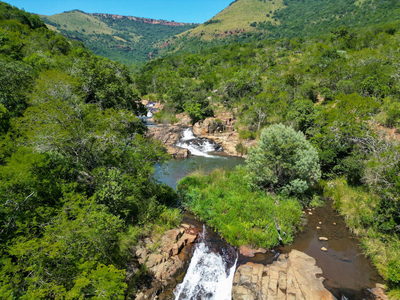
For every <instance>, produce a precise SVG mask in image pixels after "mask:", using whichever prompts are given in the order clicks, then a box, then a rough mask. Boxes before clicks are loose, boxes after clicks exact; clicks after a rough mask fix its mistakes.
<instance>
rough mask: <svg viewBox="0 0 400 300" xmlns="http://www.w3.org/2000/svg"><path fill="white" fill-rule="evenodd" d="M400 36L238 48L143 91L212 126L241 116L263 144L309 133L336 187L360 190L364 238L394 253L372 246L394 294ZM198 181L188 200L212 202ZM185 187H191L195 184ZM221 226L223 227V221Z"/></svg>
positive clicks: (242, 128) (150, 80) (345, 36)
mask: <svg viewBox="0 0 400 300" xmlns="http://www.w3.org/2000/svg"><path fill="white" fill-rule="evenodd" d="M399 29H400V22H398V21H396V22H392V23H390V24H378V25H373V26H370V27H367V28H364V29H363V30H352V29H349V28H346V27H340V28H337V29H335V30H332V31H331V32H330V33H329V34H326V35H321V36H318V37H310V38H302V39H300V38H293V39H280V40H278V41H256V42H252V43H249V44H231V45H227V46H223V47H219V48H214V49H211V50H206V51H203V52H202V53H200V54H183V55H180V56H171V57H166V58H162V59H157V60H154V61H152V62H149V63H148V64H147V65H146V66H145V67H144V68H143V70H142V72H141V73H140V74H138V75H137V77H136V78H135V84H136V86H137V88H138V89H139V91H140V92H141V93H142V94H156V95H157V97H158V99H162V101H164V102H165V111H166V113H169V114H170V115H173V114H175V113H179V112H181V111H186V112H187V113H189V114H190V112H191V111H192V110H195V111H197V113H196V115H195V117H196V119H204V118H206V117H207V116H210V115H213V114H217V113H219V112H221V111H222V112H223V111H230V112H233V113H234V115H235V117H236V119H237V123H236V128H237V129H238V131H239V136H240V137H241V138H242V139H244V138H258V137H259V136H260V132H261V130H262V128H265V127H270V126H271V125H273V124H277V123H283V124H284V125H286V126H290V127H292V128H294V129H295V130H296V131H301V132H303V133H304V135H305V136H306V137H307V139H308V141H309V142H310V143H311V144H312V145H313V146H314V147H315V149H317V151H318V156H319V164H320V166H321V170H322V178H323V179H324V180H325V181H326V182H328V184H327V186H328V187H331V186H332V184H334V182H333V183H332V182H331V181H332V180H337V178H345V181H346V186H347V185H348V186H349V187H350V188H351V189H353V188H354V191H355V194H353V195H355V197H353V198H351V200H350V202H349V203H350V204H349V205H350V206H351V205H353V206H355V207H359V208H360V209H359V211H357V213H358V214H357V215H356V216H355V217H356V221H354V222H355V223H354V224H356V225H354V227H357V230H355V232H357V233H359V234H360V235H362V236H365V235H366V234H367V233H365V232H367V231H368V232H369V233H368V234H373V235H374V238H375V239H378V240H380V243H381V244H380V245H382V247H383V246H384V247H387V248H388V249H390V250H389V251H392V252H393V253H392V254H391V255H390V256H387V257H386V256H380V255H377V253H378V252H379V250H378V249H375V250H374V248H373V243H365V246H366V249H367V250H366V251H367V252H368V253H370V254H371V256H373V258H374V260H375V262H376V264H377V265H378V266H379V270H380V272H381V273H382V274H383V276H384V277H385V278H386V279H387V280H388V282H389V285H390V287H391V288H392V289H393V292H392V293H393V294H395V293H396V292H395V291H396V288H397V289H398V287H399V280H398V278H399V274H400V273H399V266H398V261H399V260H398V256H399V253H400V252H399V247H398V246H397V245H398V243H399V237H400V230H399V228H400V200H399V183H398V178H399V172H400V171H399V165H400V164H399V161H400V160H399V154H398V153H399V143H398V137H397V134H395V135H394V133H395V130H396V128H398V126H399V125H400V104H399V103H400V102H399V101H400V100H399V99H400V81H399V77H398V72H399V66H400V55H399V53H398V45H399V43H400V33H399ZM177 76H178V77H177ZM194 121H195V120H194ZM240 146H241V147H242V148H243V144H241V143H240V142H239V143H238V148H240ZM242 150H243V151H244V152H245V150H246V149H242ZM210 176H213V175H210ZM229 176H234V175H229ZM196 180H198V179H193V185H191V187H188V188H185V190H187V191H188V194H189V196H188V197H189V198H188V199H192V198H193V199H195V198H196V197H203V196H201V195H202V193H201V191H200V192H199V193H198V195H197V194H194V195H193V197H192V196H191V192H190V191H191V189H193V191H196V190H197V181H196ZM204 180H205V181H206V180H207V179H204ZM184 182H185V184H187V185H189V182H190V180H189V179H187V180H186V181H184ZM201 184H202V183H201V181H200V183H199V185H200V186H201ZM216 184H217V183H216ZM322 186H325V185H322ZM339 190H340V188H339ZM275 192H276V191H275ZM278 192H279V191H278ZM204 193H205V192H204ZM207 193H208V192H207ZM209 193H210V194H212V193H214V192H209ZM215 193H216V195H218V189H217V188H216V189H215ZM314 193H315V192H314ZM357 193H359V194H357ZM363 193H366V195H368V197H364V196H363V195H364V194H363ZM190 197H192V198H190ZM313 197H314V196H313V191H312V190H311V191H310V190H308V191H307V192H306V193H305V194H303V195H302V196H301V197H300V200H301V202H302V203H303V204H305V205H307V204H308V203H310V201H311V200H312V199H313ZM223 198H224V199H225V196H224V195H223ZM335 198H336V199H339V198H340V197H335ZM370 199H375V200H374V201H375V202H373V203H372V202H371V201H372V200H370ZM191 201H192V200H189V201H188V202H187V203H189V207H192V206H191V205H190V203H191ZM193 203H194V205H193V209H196V213H197V212H198V211H199V210H198V205H197V202H196V200H193ZM337 205H338V207H339V210H340V211H341V212H342V213H343V215H344V216H345V217H346V218H347V219H348V220H349V222H351V221H350V220H351V214H352V212H351V210H350V209H347V206H345V205H344V204H342V202H340V201H339V200H338V201H337ZM342 205H343V206H342ZM371 205H372V206H371ZM341 207H343V208H341ZM371 207H372V209H369V208H371ZM364 208H365V210H364ZM191 209H192V208H191ZM371 211H372V212H371ZM222 212H223V210H222ZM198 214H199V215H200V216H201V217H202V218H204V219H206V220H207V221H209V220H211V219H209V217H208V216H203V213H200V212H198ZM204 214H207V213H204ZM219 217H220V218H222V219H223V218H224V217H223V214H222V213H221V214H220V216H219ZM213 219H218V217H217V216H213ZM209 222H210V221H209ZM215 224H217V223H215ZM219 226H221V225H219ZM352 226H353V225H352ZM221 228H222V227H221ZM255 228H256V227H255Z"/></svg>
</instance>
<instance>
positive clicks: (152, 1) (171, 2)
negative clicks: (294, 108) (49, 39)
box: [2, 0, 233, 23]
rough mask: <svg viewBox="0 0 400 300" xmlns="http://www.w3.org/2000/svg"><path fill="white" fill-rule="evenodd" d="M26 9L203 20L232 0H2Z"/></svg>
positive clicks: (40, 12) (201, 21)
mask: <svg viewBox="0 0 400 300" xmlns="http://www.w3.org/2000/svg"><path fill="white" fill-rule="evenodd" d="M2 1H4V2H7V3H9V4H11V5H14V6H16V7H18V8H23V9H25V11H27V12H31V13H37V14H43V15H53V14H57V13H62V12H63V11H68V10H72V9H80V10H82V11H84V12H87V13H110V14H119V15H126V16H128V15H129V16H135V17H144V18H153V19H163V20H168V21H171V20H174V21H178V22H188V23H191V22H194V23H203V22H205V21H207V20H209V19H211V18H212V17H213V16H215V15H216V14H217V13H219V12H220V11H221V10H223V9H224V8H225V7H227V6H228V5H229V3H231V2H232V1H233V0H2Z"/></svg>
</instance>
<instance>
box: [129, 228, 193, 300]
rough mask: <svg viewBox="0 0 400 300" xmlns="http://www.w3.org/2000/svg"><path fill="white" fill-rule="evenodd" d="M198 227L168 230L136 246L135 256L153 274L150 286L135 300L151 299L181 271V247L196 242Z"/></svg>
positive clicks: (182, 265)
mask: <svg viewBox="0 0 400 300" xmlns="http://www.w3.org/2000/svg"><path fill="white" fill-rule="evenodd" d="M199 233H200V229H198V228H191V227H190V226H189V227H188V226H184V224H182V226H181V227H180V228H175V229H171V230H168V231H167V232H165V233H164V235H163V236H162V237H161V238H160V239H157V240H154V241H153V240H151V239H146V240H145V241H144V242H142V243H141V244H140V245H139V246H137V247H136V251H135V254H136V258H137V260H138V262H139V263H140V264H145V265H146V267H147V268H148V270H149V271H150V272H151V273H152V274H153V276H154V278H153V282H152V287H151V288H149V289H147V288H145V289H144V290H142V291H141V292H140V293H139V294H138V295H137V296H136V300H141V299H153V298H152V297H153V296H154V295H155V294H157V293H158V292H159V291H160V290H163V289H164V288H165V287H166V286H168V285H170V284H171V282H173V280H175V278H176V277H177V276H178V275H179V274H180V273H181V272H182V269H183V267H184V261H183V260H182V259H181V258H180V257H179V254H180V253H181V251H182V249H183V248H184V247H185V246H187V245H189V244H193V243H195V242H197V239H198V236H199Z"/></svg>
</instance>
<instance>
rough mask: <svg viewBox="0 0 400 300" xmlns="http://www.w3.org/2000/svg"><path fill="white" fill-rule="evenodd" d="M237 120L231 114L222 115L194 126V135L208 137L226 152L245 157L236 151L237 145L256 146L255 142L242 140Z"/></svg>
mask: <svg viewBox="0 0 400 300" xmlns="http://www.w3.org/2000/svg"><path fill="white" fill-rule="evenodd" d="M234 125H235V119H234V117H233V115H232V114H230V113H222V114H220V115H218V116H217V117H214V118H207V119H205V120H204V121H200V122H197V123H195V124H194V125H193V133H194V134H195V135H196V136H198V137H206V138H208V139H210V140H213V141H214V142H215V143H217V144H220V145H222V147H223V149H224V152H225V153H227V154H229V155H233V156H245V155H242V154H241V153H238V152H237V151H236V145H238V144H239V143H242V144H243V146H244V147H246V148H250V147H252V146H255V145H256V144H257V142H256V141H255V140H241V139H240V138H239V133H238V132H237V131H236V129H235V127H234Z"/></svg>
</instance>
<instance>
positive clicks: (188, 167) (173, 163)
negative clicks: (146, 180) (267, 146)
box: [154, 152, 244, 189]
mask: <svg viewBox="0 0 400 300" xmlns="http://www.w3.org/2000/svg"><path fill="white" fill-rule="evenodd" d="M211 154H212V155H213V157H202V156H193V157H189V158H187V159H172V160H170V161H169V162H168V163H166V164H164V165H162V166H160V165H156V170H155V173H154V179H156V180H158V181H160V182H162V183H166V184H167V185H169V186H170V187H172V188H174V189H176V185H177V182H178V181H179V180H181V179H182V178H183V177H185V176H187V175H189V174H190V173H192V172H194V171H196V170H203V171H204V172H206V173H207V172H210V171H212V170H214V169H217V168H223V169H228V170H229V169H233V168H234V167H236V166H237V165H242V164H244V159H243V158H239V157H229V156H221V153H218V152H217V153H211Z"/></svg>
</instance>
